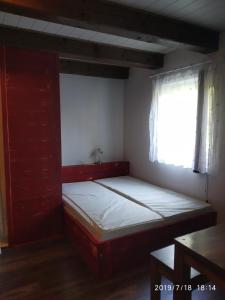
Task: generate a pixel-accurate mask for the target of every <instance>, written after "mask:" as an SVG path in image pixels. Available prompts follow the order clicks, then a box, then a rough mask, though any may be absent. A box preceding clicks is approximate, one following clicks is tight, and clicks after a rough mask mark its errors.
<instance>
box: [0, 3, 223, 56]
mask: <svg viewBox="0 0 225 300" xmlns="http://www.w3.org/2000/svg"><path fill="white" fill-rule="evenodd" d="M105 1H111V2H117V3H120V4H124V5H129V6H132V7H135V8H140V9H144V10H146V11H150V12H153V13H157V14H161V15H165V16H169V17H174V18H176V19H181V20H184V21H187V22H191V23H193V24H199V25H202V26H205V27H208V28H211V29H215V30H219V31H223V30H225V0H105ZM1 24H2V25H7V26H12V27H16V28H23V29H28V30H34V31H39V32H45V33H48V34H54V35H59V36H66V37H69V38H76V39H82V40H87V41H93V42H97V43H103V44H109V45H115V46H121V47H126V48H132V49H138V50H143V51H152V52H159V53H169V52H172V51H174V50H178V49H181V48H182V49H184V48H185V47H187V46H184V45H183V44H181V43H176V42H172V41H171V42H170V41H168V43H167V45H165V44H164V45H160V44H155V43H146V42H142V41H138V40H133V39H128V38H124V37H119V36H116V35H111V34H105V33H100V32H95V31H91V30H86V29H80V28H74V27H71V26H66V25H60V24H56V23H52V22H47V21H41V20H37V19H32V18H27V17H22V16H18V15H14V14H9V13H5V12H1V11H0V25H1Z"/></svg>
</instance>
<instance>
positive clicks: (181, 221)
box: [62, 162, 216, 278]
mask: <svg viewBox="0 0 225 300" xmlns="http://www.w3.org/2000/svg"><path fill="white" fill-rule="evenodd" d="M128 175H129V163H128V162H115V163H104V164H101V165H83V166H69V167H63V168H62V181H63V206H64V217H65V218H64V220H65V231H66V233H67V235H68V236H69V238H70V239H71V241H72V243H73V244H74V246H75V247H76V248H77V249H78V250H79V252H80V254H81V256H82V257H83V259H84V260H85V261H86V262H87V264H88V265H89V267H90V268H91V269H92V270H93V271H94V273H96V274H97V275H98V276H99V277H102V278H106V277H111V276H113V275H115V274H117V273H118V272H120V271H123V270H127V269H129V268H133V267H135V266H136V265H140V264H142V263H144V262H145V261H146V259H147V258H148V253H150V252H151V251H153V250H155V249H157V248H159V247H162V246H165V245H168V244H170V243H171V242H172V240H173V238H174V237H177V236H179V235H182V234H185V233H189V232H193V231H195V230H199V229H202V228H206V227H209V226H211V225H215V224H216V213H215V211H213V209H212V207H211V206H210V205H209V204H207V203H205V202H203V201H199V200H195V199H192V198H190V197H186V196H184V195H180V194H177V193H174V192H172V191H170V190H165V189H162V188H160V187H157V186H154V185H151V184H149V183H146V182H144V181H141V180H138V179H136V178H133V177H130V176H128Z"/></svg>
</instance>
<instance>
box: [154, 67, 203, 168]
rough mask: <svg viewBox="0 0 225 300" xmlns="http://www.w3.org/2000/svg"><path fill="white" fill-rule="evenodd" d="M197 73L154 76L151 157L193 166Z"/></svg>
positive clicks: (184, 165) (176, 164) (188, 71)
mask: <svg viewBox="0 0 225 300" xmlns="http://www.w3.org/2000/svg"><path fill="white" fill-rule="evenodd" d="M198 86H199V72H198V71H193V70H186V71H182V72H178V73H176V74H169V75H165V76H162V77H159V78H156V80H154V82H153V99H152V104H151V110H150V119H149V130H150V153H149V156H150V160H151V161H153V162H155V161H157V162H160V163H165V164H170V165H174V166H182V167H185V168H193V167H194V160H195V155H196V149H195V146H196V130H197V115H198V110H199V109H198V96H199V91H198Z"/></svg>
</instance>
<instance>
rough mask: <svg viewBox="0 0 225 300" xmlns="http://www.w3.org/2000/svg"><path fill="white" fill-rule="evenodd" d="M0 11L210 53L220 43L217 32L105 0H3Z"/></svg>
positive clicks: (0, 3) (0, 0)
mask: <svg viewBox="0 0 225 300" xmlns="http://www.w3.org/2000/svg"><path fill="white" fill-rule="evenodd" d="M0 10H3V11H6V12H9V13H15V14H19V15H23V16H27V17H33V18H38V19H42V20H47V21H51V22H55V23H60V24H64V25H70V26H74V27H80V28H84V29H90V30H95V31H99V32H104V33H111V34H115V35H119V36H122V37H126V38H131V39H135V40H141V41H145V42H149V43H160V44H163V43H167V41H174V42H179V43H184V44H187V45H190V46H193V47H194V49H195V50H198V51H201V52H206V53H207V52H212V51H215V50H217V49H218V44H219V33H218V32H216V31H213V30H209V29H206V28H203V27H200V26H196V25H192V24H188V23H185V22H182V21H177V20H174V19H171V18H168V17H163V16H159V15H156V14H153V13H149V12H145V11H143V10H138V9H134V8H130V7H127V6H124V5H119V4H116V3H112V2H109V1H103V0H91V1H88V0H76V1H70V0H55V1H52V0H39V1H35V0H32V1H31V0H0Z"/></svg>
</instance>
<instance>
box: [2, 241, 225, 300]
mask: <svg viewBox="0 0 225 300" xmlns="http://www.w3.org/2000/svg"><path fill="white" fill-rule="evenodd" d="M164 283H168V282H167V281H164ZM193 294H194V297H193V299H212V300H215V299H216V300H220V299H221V300H222V299H225V293H224V292H223V291H220V290H219V289H217V291H216V292H211V293H208V292H194V293H193ZM162 298H163V299H164V300H167V299H168V300H169V299H172V295H171V293H163V297H162ZM0 299H1V300H37V299H38V300H148V299H149V271H148V268H147V267H146V268H145V269H140V270H137V271H135V272H129V273H127V274H124V275H120V276H119V277H117V278H115V279H112V280H106V281H100V280H98V279H96V278H95V277H94V276H93V275H92V274H91V273H90V272H89V270H88V269H87V268H86V265H85V264H84V263H83V262H82V260H81V259H80V257H79V256H78V255H77V254H76V253H75V251H74V249H72V248H71V246H70V244H69V243H68V242H66V241H57V242H56V241H55V242H48V243H42V244H38V245H32V246H29V247H23V248H17V249H8V250H4V251H3V254H2V255H1V256H0Z"/></svg>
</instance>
